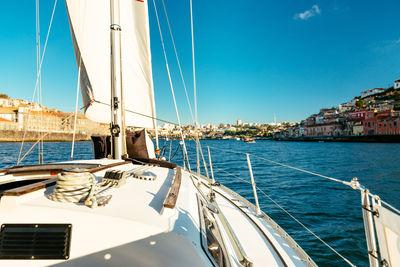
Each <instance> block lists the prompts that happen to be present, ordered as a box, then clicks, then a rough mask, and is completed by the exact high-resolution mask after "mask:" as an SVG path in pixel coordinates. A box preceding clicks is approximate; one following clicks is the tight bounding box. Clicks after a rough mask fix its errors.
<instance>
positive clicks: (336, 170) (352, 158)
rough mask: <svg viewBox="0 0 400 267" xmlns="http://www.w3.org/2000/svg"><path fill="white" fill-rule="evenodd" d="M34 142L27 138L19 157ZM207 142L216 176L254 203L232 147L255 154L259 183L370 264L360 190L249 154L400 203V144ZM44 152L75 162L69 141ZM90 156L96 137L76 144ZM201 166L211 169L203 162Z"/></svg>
mask: <svg viewBox="0 0 400 267" xmlns="http://www.w3.org/2000/svg"><path fill="white" fill-rule="evenodd" d="M169 142H170V141H163V140H160V145H161V148H162V147H164V148H165V154H164V156H165V157H166V158H167V159H168V158H169V157H171V158H172V159H171V161H173V162H176V163H178V164H179V165H182V164H183V161H182V150H181V147H180V146H179V141H172V149H171V153H169V147H170V143H169ZM32 145H33V143H26V144H25V145H24V147H23V149H22V152H21V156H23V155H24V153H25V152H26V151H28V149H29V148H30V147H31V146H32ZM201 145H202V148H203V155H204V158H205V160H206V162H207V165H208V155H207V149H206V147H207V146H209V147H210V151H211V158H212V163H213V167H214V168H213V170H214V176H215V179H216V181H218V182H220V183H222V184H224V185H225V186H227V187H229V188H231V189H233V190H235V191H236V192H237V193H239V194H240V195H242V196H243V197H245V198H247V199H248V200H250V201H252V202H253V203H254V195H253V191H252V187H251V185H250V184H248V182H249V181H250V175H249V169H248V165H247V161H246V155H245V154H241V153H234V152H230V151H237V152H244V153H249V154H250V160H251V164H252V167H253V173H254V179H255V182H256V184H257V186H258V187H260V188H261V189H262V190H263V191H264V192H265V193H266V194H267V195H268V196H270V197H271V198H272V199H273V200H274V201H276V202H277V203H278V204H279V205H281V206H282V207H283V208H284V209H286V210H287V211H288V212H290V213H291V214H292V215H293V216H294V217H296V218H297V219H299V220H300V221H301V222H302V223H303V224H304V225H306V226H307V227H308V228H309V229H311V230H312V231H313V232H314V233H315V234H317V235H318V236H319V237H320V238H322V239H323V240H324V241H325V242H327V243H328V244H329V245H331V246H332V247H333V248H334V249H336V250H337V251H338V252H339V253H341V254H342V255H344V256H345V257H346V258H348V259H349V260H350V261H351V262H352V263H354V264H355V265H357V266H368V257H367V247H366V241H365V234H364V228H363V220H362V211H361V196H360V192H359V191H357V190H353V189H351V188H350V187H348V186H345V185H343V184H340V183H336V182H333V181H330V180H327V179H324V178H321V177H317V176H313V175H311V174H308V173H304V172H300V171H297V170H293V169H289V168H286V167H283V166H280V165H276V164H274V163H271V162H268V161H265V160H262V159H260V158H257V157H254V156H251V155H257V156H259V157H262V158H266V159H269V160H273V161H276V162H279V163H283V164H286V165H291V166H294V167H296V168H300V169H304V170H308V171H311V172H314V173H319V174H323V175H325V176H329V177H334V178H338V179H341V180H345V181H350V180H351V179H352V178H353V177H357V178H358V180H359V182H360V183H361V184H362V185H364V186H365V187H366V188H368V189H370V191H371V192H372V193H373V194H377V195H379V196H380V197H381V198H382V199H383V200H385V201H387V202H389V203H390V204H392V205H394V206H395V207H397V208H400V179H399V177H400V144H381V143H317V142H277V141H261V140H260V141H258V140H257V141H256V143H244V142H243V141H236V140H215V141H214V140H204V141H201ZM187 148H188V151H189V158H190V163H191V167H192V169H193V170H196V167H195V166H196V150H195V148H196V145H195V143H194V142H187ZM218 149H224V150H218ZM226 150H230V151H226ZM19 151H20V143H0V168H8V167H11V166H13V165H15V163H16V162H17V159H18V155H19ZM200 157H201V155H200ZM43 158H44V162H57V161H66V160H70V158H71V143H68V142H54V143H45V144H44V157H43ZM92 158H93V148H92V144H91V143H90V142H77V143H76V144H75V152H74V159H92ZM37 162H38V151H37V148H36V147H35V148H34V149H33V150H32V152H31V153H30V154H29V155H28V156H27V157H26V158H25V159H24V160H23V161H22V162H21V164H23V165H30V164H36V163H37ZM201 172H202V174H205V171H204V168H203V167H202V169H201ZM230 174H233V175H235V176H237V177H234V176H231V175H230ZM239 178H240V179H239ZM241 179H243V180H245V181H246V182H244V181H242V180H241ZM258 199H259V202H260V206H261V209H262V210H263V211H264V212H265V213H267V214H268V215H269V216H270V217H271V218H272V219H273V220H275V221H276V222H277V223H278V224H279V225H280V226H281V227H282V228H283V229H284V230H285V231H286V232H287V233H289V234H290V235H291V236H292V237H293V238H294V239H295V240H296V241H297V242H298V244H299V245H300V246H301V247H302V248H303V249H304V250H305V251H306V252H307V253H308V254H309V255H310V256H311V257H312V258H313V260H314V261H315V262H316V263H317V264H318V265H321V266H346V265H347V264H346V263H345V262H344V261H343V260H342V259H340V258H339V257H338V256H337V255H335V254H334V253H333V252H332V251H331V250H329V249H328V248H327V247H326V246H325V245H324V244H322V243H321V242H320V241H319V240H317V239H316V238H315V237H314V236H312V235H311V234H310V233H308V232H307V231H306V230H305V229H304V228H303V227H302V226H300V225H299V224H298V223H297V222H295V221H294V220H293V219H291V218H290V217H289V216H288V215H286V214H285V213H284V212H283V211H282V210H281V209H280V208H279V207H277V206H276V205H275V204H274V203H273V202H272V201H271V200H269V199H268V198H267V197H265V196H264V195H262V194H261V193H260V192H258Z"/></svg>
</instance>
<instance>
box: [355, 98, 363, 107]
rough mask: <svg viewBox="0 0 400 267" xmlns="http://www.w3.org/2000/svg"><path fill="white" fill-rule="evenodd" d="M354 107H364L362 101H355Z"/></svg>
mask: <svg viewBox="0 0 400 267" xmlns="http://www.w3.org/2000/svg"><path fill="white" fill-rule="evenodd" d="M356 106H357V107H359V108H361V107H363V106H365V103H364V100H357V101H356Z"/></svg>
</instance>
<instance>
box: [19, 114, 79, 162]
mask: <svg viewBox="0 0 400 267" xmlns="http://www.w3.org/2000/svg"><path fill="white" fill-rule="evenodd" d="M84 108H86V106H83V107H81V108H80V109H79V110H82V109H84ZM74 114H75V113H72V114H71V115H69V116H68V117H66V118H65V119H64V120H68V119H70V118H71V117H72V116H74ZM51 133H53V132H50V131H48V132H47V133H45V134H44V135H42V137H41V138H39V140H37V141H36V142H35V143H34V144H33V145H32V147H31V148H30V149H29V150H28V151H27V152H26V153H25V154H24V156H23V157H22V158H21V159H18V162H17V164H16V165H15V166H18V165H19V164H20V163H21V161H22V160H23V159H24V158H25V157H26V156H27V155H28V154H29V152H31V151H32V149H33V148H34V147H35V146H36V145H37V144H38V143H39V142H40V141H41V140H43V139H44V138H45V137H46V136H47V135H49V134H51Z"/></svg>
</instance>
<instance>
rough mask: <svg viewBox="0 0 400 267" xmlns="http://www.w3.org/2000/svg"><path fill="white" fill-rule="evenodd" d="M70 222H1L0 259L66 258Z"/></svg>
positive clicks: (69, 238) (68, 247)
mask: <svg viewBox="0 0 400 267" xmlns="http://www.w3.org/2000/svg"><path fill="white" fill-rule="evenodd" d="M71 228H72V225H71V224H3V225H1V230H0V259H68V258H69V251H70V244H71Z"/></svg>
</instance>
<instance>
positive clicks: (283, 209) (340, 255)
mask: <svg viewBox="0 0 400 267" xmlns="http://www.w3.org/2000/svg"><path fill="white" fill-rule="evenodd" d="M213 167H216V168H217V169H218V170H220V171H223V172H225V173H227V174H229V175H230V176H233V177H235V178H237V179H239V180H241V181H242V182H245V183H248V184H251V182H249V181H246V180H244V179H242V178H240V177H239V176H236V175H234V174H232V173H229V172H228V171H225V170H224V169H222V168H219V167H217V166H216V165H213ZM256 188H257V189H258V190H259V191H260V192H261V193H262V194H263V195H265V196H266V197H267V198H268V199H269V200H271V201H272V202H273V203H274V204H275V205H276V206H278V207H279V208H280V209H281V210H282V211H284V212H285V213H286V214H287V215H288V216H290V217H291V218H292V219H293V220H294V221H296V222H297V223H298V224H300V225H301V226H302V227H303V228H304V229H306V230H307V231H308V232H309V233H311V234H312V235H313V236H314V237H316V238H317V239H318V240H319V241H321V242H322V243H323V244H324V245H325V246H327V247H328V248H329V249H330V250H332V251H333V252H334V253H335V254H336V255H338V256H339V257H340V258H342V259H343V260H344V261H345V262H347V263H348V264H349V265H350V266H355V265H354V264H353V263H351V262H350V261H349V260H348V259H347V258H345V257H344V256H343V255H342V254H340V253H339V252H338V251H336V250H335V249H334V248H333V247H331V246H330V245H329V244H328V243H326V242H325V241H324V240H323V239H321V238H320V237H319V236H318V235H317V234H315V233H314V232H313V231H311V230H310V229H309V228H308V227H307V226H305V225H304V224H303V223H302V222H300V221H299V220H298V219H296V218H295V217H294V216H293V215H292V214H291V213H290V212H288V211H287V210H286V209H285V208H283V207H282V206H281V205H279V204H278V203H277V202H276V201H274V200H273V199H272V198H271V197H270V196H269V195H267V194H266V193H265V192H264V191H263V190H262V189H261V188H259V187H258V186H256Z"/></svg>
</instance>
